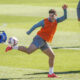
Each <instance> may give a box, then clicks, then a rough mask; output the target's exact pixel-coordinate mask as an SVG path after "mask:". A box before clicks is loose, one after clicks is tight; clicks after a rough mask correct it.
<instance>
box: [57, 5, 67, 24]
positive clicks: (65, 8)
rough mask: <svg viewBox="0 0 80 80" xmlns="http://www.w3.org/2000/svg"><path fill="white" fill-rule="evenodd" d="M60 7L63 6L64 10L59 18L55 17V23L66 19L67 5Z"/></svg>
mask: <svg viewBox="0 0 80 80" xmlns="http://www.w3.org/2000/svg"><path fill="white" fill-rule="evenodd" d="M62 8H63V11H64V15H63V16H62V17H60V18H57V23H60V22H62V21H64V20H66V19H67V5H63V6H62Z"/></svg>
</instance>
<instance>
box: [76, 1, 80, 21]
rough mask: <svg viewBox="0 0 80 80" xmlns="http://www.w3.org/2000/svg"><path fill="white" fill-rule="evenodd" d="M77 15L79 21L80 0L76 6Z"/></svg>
mask: <svg viewBox="0 0 80 80" xmlns="http://www.w3.org/2000/svg"><path fill="white" fill-rule="evenodd" d="M77 16H78V21H80V1H79V3H78V6H77Z"/></svg>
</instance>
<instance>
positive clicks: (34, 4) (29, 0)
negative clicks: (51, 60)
mask: <svg viewBox="0 0 80 80" xmlns="http://www.w3.org/2000/svg"><path fill="white" fill-rule="evenodd" d="M58 1H60V2H59V3H58ZM64 3H66V4H68V8H70V9H68V19H67V20H66V21H64V22H63V23H60V24H59V25H58V28H57V32H56V35H55V37H56V36H57V37H56V38H54V40H55V41H56V42H55V43H56V44H55V43H54V45H53V44H51V45H52V46H54V47H55V45H57V44H58V46H62V45H63V46H68V45H69V46H71V45H72V46H80V23H79V22H78V21H77V19H76V6H77V3H78V0H0V26H1V25H3V24H7V27H3V28H1V27H0V30H5V31H6V33H7V35H8V38H9V37H10V36H15V37H17V38H18V39H19V45H25V46H29V44H30V43H31V41H32V38H33V37H34V36H35V35H36V32H37V31H38V30H39V28H38V29H36V30H35V31H34V32H32V34H31V35H30V36H28V35H26V31H28V30H29V29H30V28H31V27H32V25H34V24H35V23H37V22H38V21H40V20H42V19H44V18H45V17H47V16H48V10H49V9H51V8H55V9H56V10H57V13H58V16H62V15H63V11H62V8H61V6H62V5H63V4H64ZM71 12H74V14H73V13H71ZM65 36H66V37H65ZM23 37H24V39H23ZM60 42H61V43H63V44H59V43H60ZM6 46H7V45H5V44H0V80H80V50H77V49H76V50H72V49H70V50H69V49H53V51H54V52H55V55H56V58H55V65H54V69H55V73H56V74H57V75H59V76H61V78H59V79H53V78H51V79H50V78H48V77H47V74H48V69H49V66H48V57H47V56H46V55H45V54H43V53H42V52H41V51H40V50H37V51H36V52H34V53H33V54H31V55H27V54H25V53H22V52H20V51H16V50H13V51H10V52H8V53H5V48H6Z"/></svg>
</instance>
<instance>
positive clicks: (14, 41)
mask: <svg viewBox="0 0 80 80" xmlns="http://www.w3.org/2000/svg"><path fill="white" fill-rule="evenodd" d="M8 43H9V45H11V46H16V45H17V44H18V39H17V38H16V37H10V38H9V40H8Z"/></svg>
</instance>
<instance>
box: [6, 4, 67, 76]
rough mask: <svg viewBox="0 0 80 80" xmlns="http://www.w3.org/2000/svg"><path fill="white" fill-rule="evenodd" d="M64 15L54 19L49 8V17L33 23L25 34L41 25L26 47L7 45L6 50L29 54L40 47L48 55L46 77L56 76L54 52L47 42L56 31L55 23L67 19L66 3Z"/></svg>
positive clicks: (54, 15)
mask: <svg viewBox="0 0 80 80" xmlns="http://www.w3.org/2000/svg"><path fill="white" fill-rule="evenodd" d="M62 8H63V11H64V15H63V16H62V17H60V18H57V19H56V15H57V14H56V11H55V10H54V9H51V10H49V17H48V18H46V19H44V20H42V21H40V22H39V23H37V24H35V25H34V26H33V27H32V28H31V29H30V30H29V31H28V32H27V34H28V35H29V34H31V32H32V31H33V30H35V29H36V28H37V27H40V26H41V27H42V28H41V29H40V30H39V31H38V33H37V35H36V36H35V37H34V39H33V42H32V43H31V45H30V46H29V47H28V48H26V47H25V46H13V47H12V46H8V47H7V48H6V52H7V51H9V50H12V49H16V50H19V51H22V52H25V53H27V54H31V53H32V52H34V51H35V50H37V49H41V50H42V51H43V52H44V53H45V54H46V55H47V56H48V57H49V67H50V69H49V74H48V77H58V76H56V75H55V73H54V58H55V54H54V52H53V50H52V49H51V47H50V46H49V45H48V44H47V42H52V38H53V36H54V34H55V32H56V28H57V24H58V23H60V22H62V21H64V20H65V19H67V5H63V6H62Z"/></svg>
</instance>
